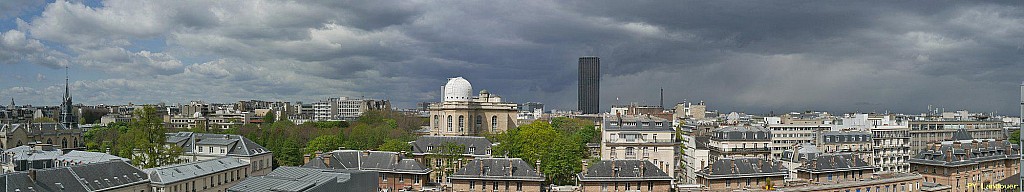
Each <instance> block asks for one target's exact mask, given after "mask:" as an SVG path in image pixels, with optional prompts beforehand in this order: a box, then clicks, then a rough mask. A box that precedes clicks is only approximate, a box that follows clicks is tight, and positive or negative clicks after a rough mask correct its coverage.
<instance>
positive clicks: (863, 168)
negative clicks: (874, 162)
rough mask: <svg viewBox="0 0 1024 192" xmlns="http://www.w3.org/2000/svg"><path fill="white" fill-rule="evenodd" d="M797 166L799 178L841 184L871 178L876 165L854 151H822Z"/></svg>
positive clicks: (818, 182) (814, 181)
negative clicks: (870, 163)
mask: <svg viewBox="0 0 1024 192" xmlns="http://www.w3.org/2000/svg"><path fill="white" fill-rule="evenodd" d="M802 163H803V165H802V166H800V167H799V168H796V169H797V170H796V173H797V178H799V179H802V180H805V181H808V182H810V183H817V184H826V185H829V184H840V183H844V182H856V181H861V180H863V179H867V178H871V177H872V173H873V171H874V169H875V168H874V167H872V166H871V165H869V164H868V162H867V161H864V159H861V158H860V157H859V156H858V155H856V154H852V153H822V154H818V155H816V156H812V157H808V158H807V159H804V162H802Z"/></svg>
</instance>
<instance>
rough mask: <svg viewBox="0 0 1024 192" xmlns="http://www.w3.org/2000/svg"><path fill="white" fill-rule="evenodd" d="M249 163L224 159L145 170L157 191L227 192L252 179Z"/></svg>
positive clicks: (228, 158) (155, 191)
mask: <svg viewBox="0 0 1024 192" xmlns="http://www.w3.org/2000/svg"><path fill="white" fill-rule="evenodd" d="M248 169H249V162H245V161H242V160H240V159H235V158H230V157H222V158H218V159H210V160H204V161H194V162H188V163H182V164H176V165H168V166H163V167H154V168H149V169H145V170H142V171H143V172H145V173H146V174H147V175H149V178H150V185H151V186H152V188H153V191H154V192H164V191H167V192H170V191H217V192H219V191H226V190H227V189H228V188H230V187H232V186H234V185H235V184H238V183H239V182H241V181H242V180H244V179H245V178H248V177H249V170H248Z"/></svg>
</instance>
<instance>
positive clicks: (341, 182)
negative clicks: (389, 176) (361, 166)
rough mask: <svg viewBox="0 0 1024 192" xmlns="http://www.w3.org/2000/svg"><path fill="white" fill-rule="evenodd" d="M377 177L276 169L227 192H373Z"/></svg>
mask: <svg viewBox="0 0 1024 192" xmlns="http://www.w3.org/2000/svg"><path fill="white" fill-rule="evenodd" d="M377 177H378V176H377V174H376V173H373V172H365V171H351V170H327V169H314V168H303V167H278V168H277V169H274V171H272V172H270V174H267V175H265V176H256V177H249V178H246V179H245V180H242V181H241V182H239V183H238V184H236V185H235V186H232V187H231V188H228V190H227V191H234V192H300V191H301V192H327V191H339V190H342V189H344V191H376V190H377V182H378V180H377Z"/></svg>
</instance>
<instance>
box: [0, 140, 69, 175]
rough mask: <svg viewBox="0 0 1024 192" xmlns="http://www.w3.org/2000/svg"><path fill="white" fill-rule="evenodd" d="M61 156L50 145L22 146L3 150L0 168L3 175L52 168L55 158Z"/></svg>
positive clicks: (58, 150) (57, 150)
mask: <svg viewBox="0 0 1024 192" xmlns="http://www.w3.org/2000/svg"><path fill="white" fill-rule="evenodd" d="M61 155H63V152H61V151H60V149H57V148H53V146H51V145H46V144H33V145H22V146H18V147H15V148H10V149H6V150H4V151H3V156H0V167H2V168H3V172H4V173H10V172H15V171H26V170H29V169H45V168H52V167H56V166H57V162H56V161H57V157H60V156H61Z"/></svg>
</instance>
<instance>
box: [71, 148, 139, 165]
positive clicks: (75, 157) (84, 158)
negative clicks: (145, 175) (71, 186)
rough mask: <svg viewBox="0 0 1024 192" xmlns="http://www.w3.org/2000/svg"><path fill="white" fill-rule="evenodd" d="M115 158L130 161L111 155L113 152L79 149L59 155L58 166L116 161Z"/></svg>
mask: <svg viewBox="0 0 1024 192" xmlns="http://www.w3.org/2000/svg"><path fill="white" fill-rule="evenodd" d="M114 160H120V161H129V160H128V159H125V158H122V157H118V156H114V155H111V154H106V153H100V152H90V151H78V150H75V151H71V152H68V153H66V154H64V155H61V156H60V157H57V161H56V163H57V166H58V167H60V166H74V165H84V164H90V163H99V162H107V161H114Z"/></svg>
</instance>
